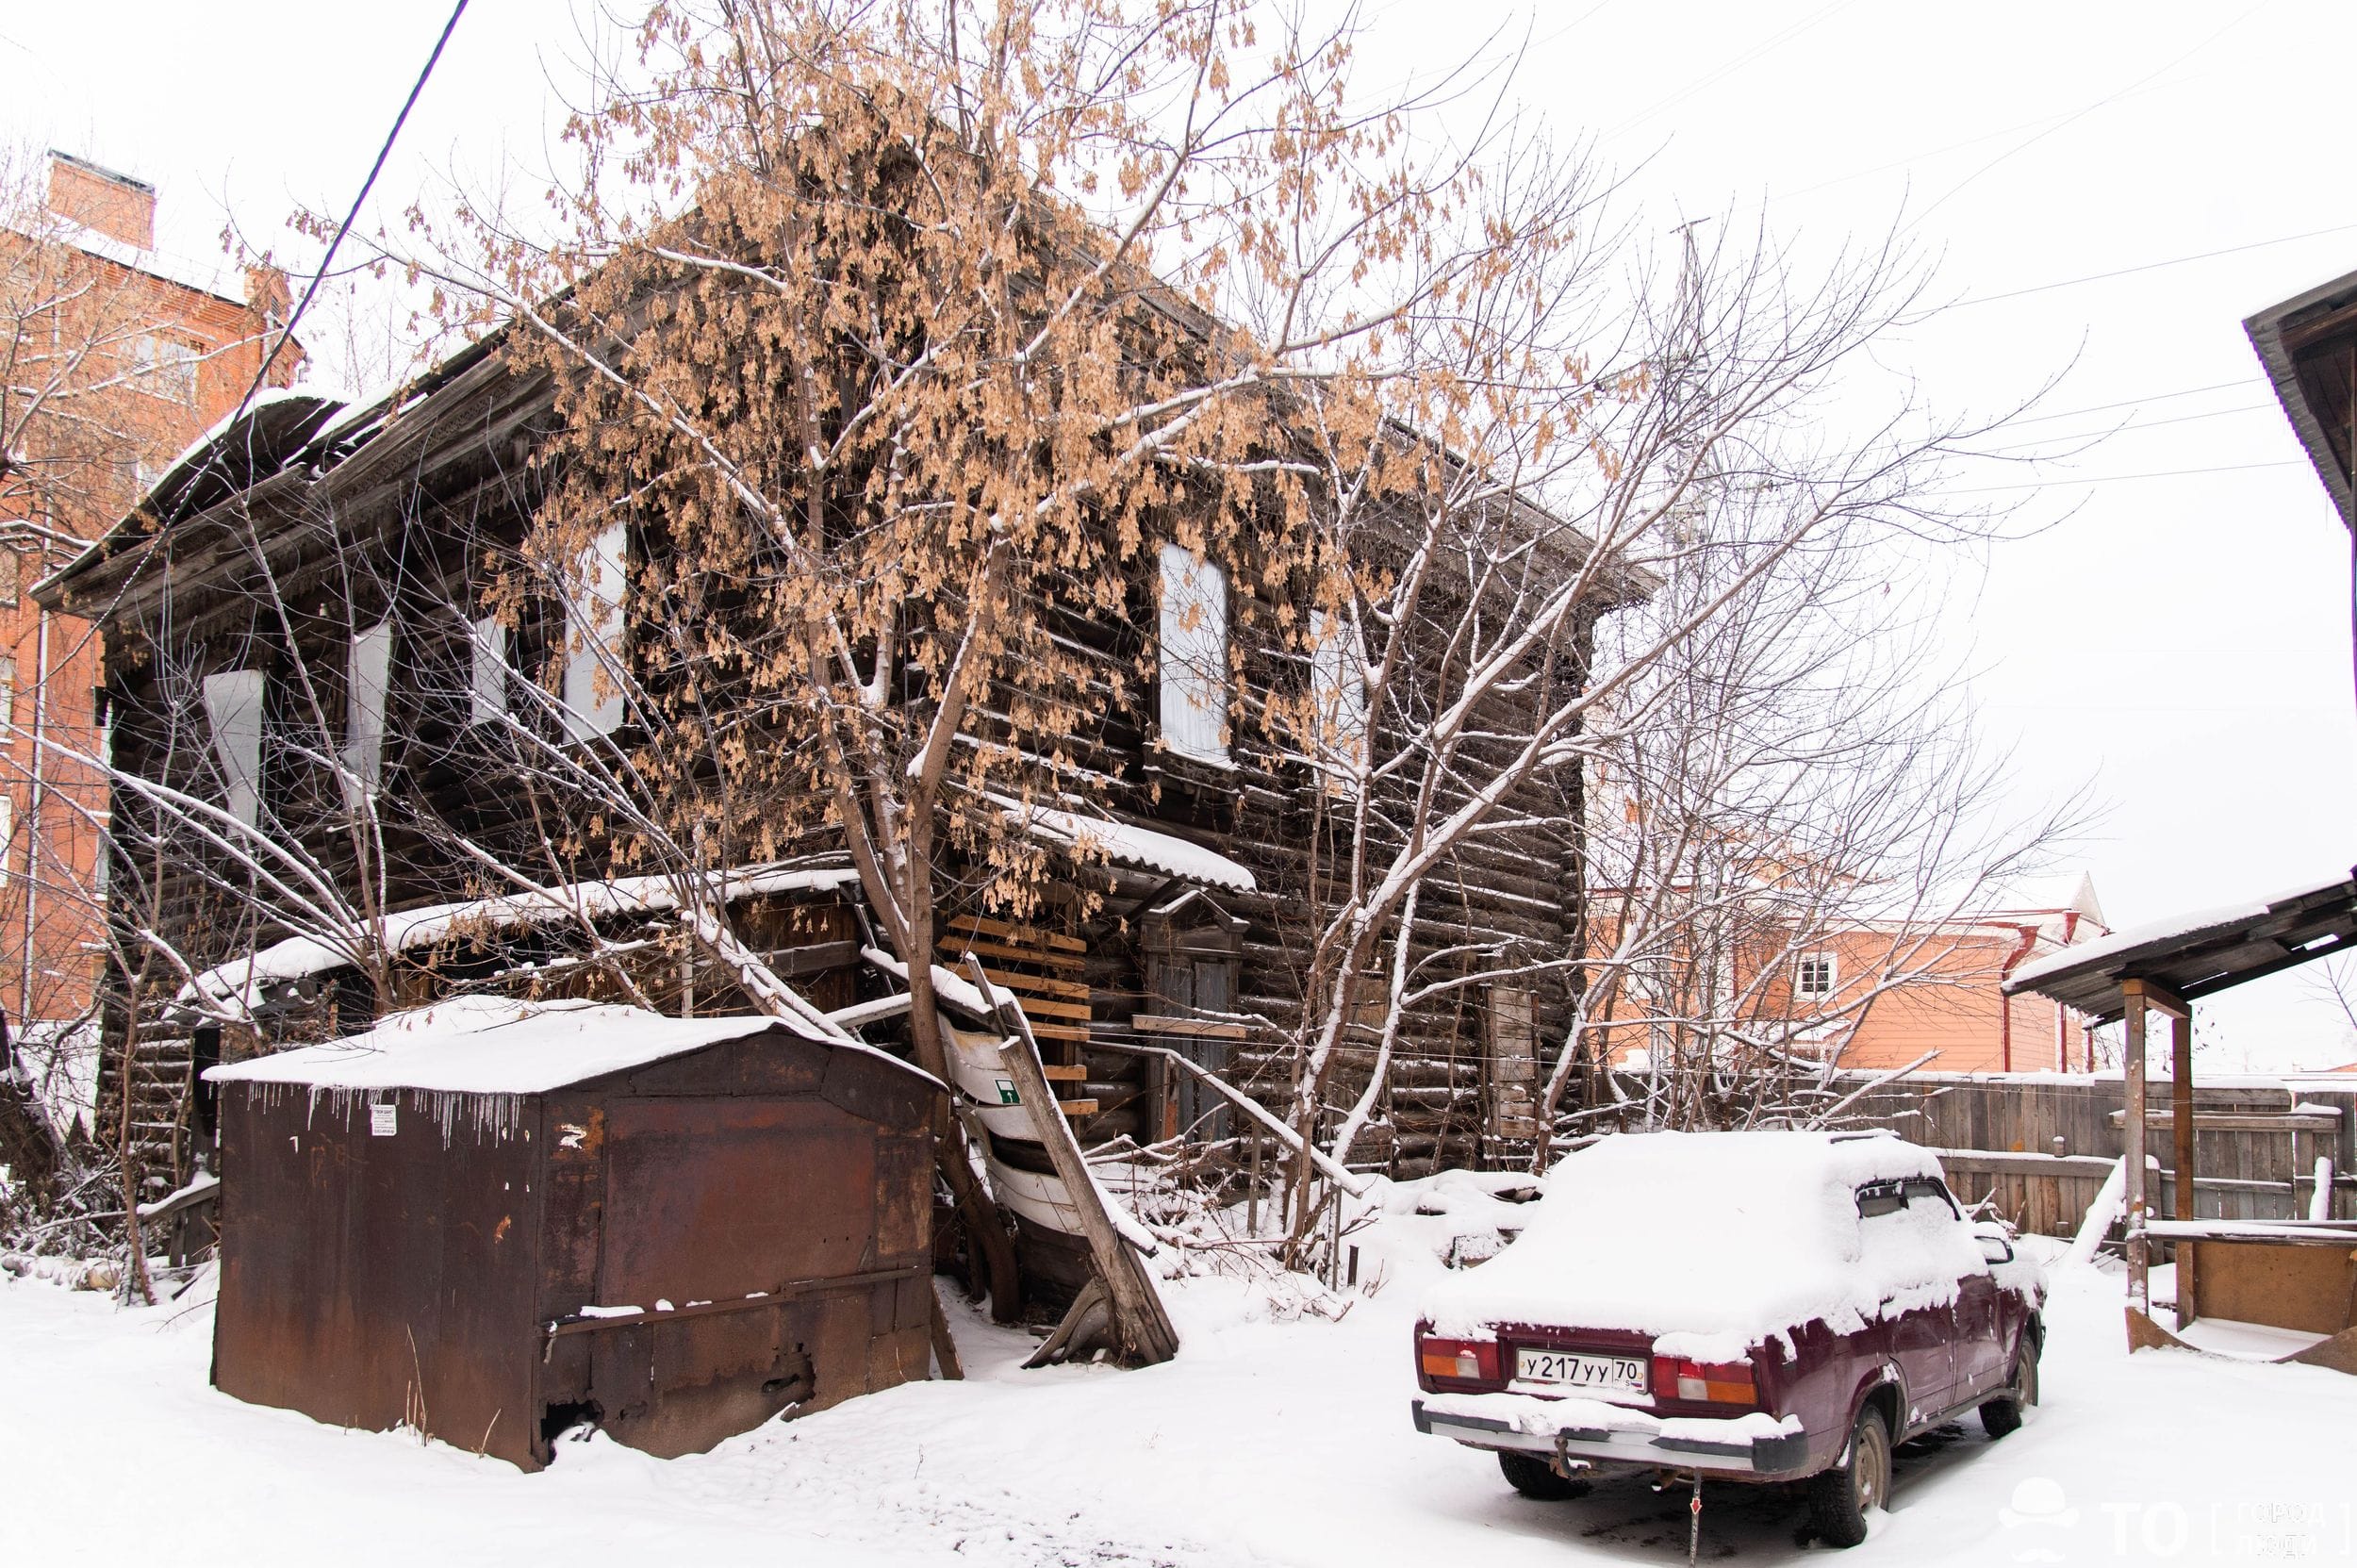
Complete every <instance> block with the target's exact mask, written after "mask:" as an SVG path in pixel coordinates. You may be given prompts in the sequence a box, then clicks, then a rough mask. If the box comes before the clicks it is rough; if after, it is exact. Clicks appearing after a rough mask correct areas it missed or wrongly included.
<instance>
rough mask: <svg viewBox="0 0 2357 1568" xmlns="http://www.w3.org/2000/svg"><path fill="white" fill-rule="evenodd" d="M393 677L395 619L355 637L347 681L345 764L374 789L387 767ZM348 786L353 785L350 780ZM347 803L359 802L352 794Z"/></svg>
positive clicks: (361, 782)
mask: <svg viewBox="0 0 2357 1568" xmlns="http://www.w3.org/2000/svg"><path fill="white" fill-rule="evenodd" d="M392 681H393V623H392V622H391V621H390V620H389V619H387V620H380V621H378V622H377V623H376V624H375V625H373V626H371V627H370V628H369V629H368V630H367V631H365V632H355V633H354V634H353V638H352V651H351V658H350V662H349V663H348V664H347V665H346V667H345V681H344V767H346V768H347V769H349V770H350V772H351V774H352V776H353V777H355V778H357V779H358V780H359V787H360V788H361V789H363V790H373V789H374V788H375V787H376V785H377V782H378V780H379V779H381V778H382V777H383V775H384V770H385V701H386V698H387V696H388V695H389V693H390V691H391V689H392ZM345 787H346V790H347V793H348V795H349V792H350V790H351V788H352V786H351V784H349V783H347V784H346V786H345ZM344 803H345V804H346V805H354V806H356V805H357V804H359V801H357V800H356V799H351V798H348V799H347V800H346V801H345V802H344Z"/></svg>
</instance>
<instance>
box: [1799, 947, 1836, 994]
mask: <svg viewBox="0 0 2357 1568" xmlns="http://www.w3.org/2000/svg"><path fill="white" fill-rule="evenodd" d="M1837 978H1838V977H1837V975H1836V971H1835V968H1834V961H1833V954H1831V953H1804V954H1802V955H1801V962H1800V967H1799V970H1798V972H1797V973H1795V974H1794V976H1793V978H1792V990H1793V993H1794V995H1796V996H1803V997H1830V996H1832V995H1833V992H1834V982H1835V981H1836V979H1837Z"/></svg>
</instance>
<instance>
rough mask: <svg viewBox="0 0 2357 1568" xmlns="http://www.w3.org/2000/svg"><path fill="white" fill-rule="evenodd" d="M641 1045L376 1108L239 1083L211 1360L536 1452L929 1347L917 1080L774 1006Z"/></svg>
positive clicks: (269, 1386) (852, 1390) (231, 1122)
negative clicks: (549, 1077) (582, 1425)
mask: <svg viewBox="0 0 2357 1568" xmlns="http://www.w3.org/2000/svg"><path fill="white" fill-rule="evenodd" d="M845 1058H849V1059H851V1060H852V1062H853V1065H852V1066H851V1067H849V1068H848V1069H845V1070H842V1071H837V1070H836V1066H835V1064H836V1063H837V1062H839V1061H842V1060H843V1059H845ZM662 1066H663V1067H664V1068H667V1069H670V1068H676V1069H677V1070H672V1071H657V1070H654V1069H647V1070H644V1071H641V1072H639V1073H635V1074H629V1075H615V1076H614V1077H612V1078H609V1079H607V1080H603V1081H596V1082H592V1083H587V1084H577V1085H574V1086H572V1087H570V1088H567V1089H562V1090H557V1091H552V1092H551V1093H550V1094H548V1095H546V1096H528V1097H520V1098H518V1099H516V1100H513V1101H507V1102H501V1103H500V1104H499V1105H498V1108H497V1109H496V1112H495V1114H477V1113H478V1111H480V1110H481V1107H482V1106H483V1105H484V1104H486V1103H488V1102H480V1101H466V1102H462V1108H461V1109H460V1110H458V1111H457V1112H456V1114H451V1106H450V1104H449V1102H448V1101H447V1100H443V1101H437V1102H432V1103H429V1102H428V1100H427V1099H426V1098H425V1097H420V1096H417V1095H414V1094H409V1093H404V1094H403V1095H401V1096H398V1097H379V1098H392V1099H394V1100H395V1109H394V1122H395V1127H396V1131H393V1132H391V1133H389V1134H387V1133H380V1132H379V1131H376V1130H375V1127H374V1125H373V1120H372V1117H371V1114H370V1108H369V1105H368V1103H367V1098H368V1097H365V1096H345V1097H341V1098H337V1097H333V1096H325V1097H314V1096H312V1095H310V1094H308V1093H306V1092H305V1091H304V1090H303V1089H301V1088H292V1089H263V1088H256V1087H255V1086H251V1085H243V1084H240V1085H236V1086H234V1087H233V1089H232V1090H231V1092H230V1093H228V1094H226V1095H224V1096H223V1222H224V1223H223V1231H224V1234H223V1251H222V1271H223V1283H222V1302H221V1310H220V1314H219V1317H218V1320H217V1327H216V1330H215V1381H216V1382H217V1383H218V1384H219V1385H220V1386H221V1387H222V1388H223V1390H224V1391H225V1392H227V1393H230V1394H233V1395H238V1396H239V1397H240V1398H246V1399H251V1400H255V1401H256V1402H258V1403H265V1404H273V1405H280V1406H285V1407H288V1408H290V1409H295V1410H300V1411H305V1413H307V1414H310V1415H313V1416H316V1417H317V1418H319V1419H320V1420H322V1421H328V1422H335V1423H338V1424H342V1425H350V1426H359V1427H368V1428H386V1427H391V1426H396V1425H401V1424H404V1423H410V1424H414V1425H417V1426H419V1427H420V1428H422V1429H424V1430H426V1431H428V1432H430V1433H432V1434H433V1435H435V1436H437V1437H440V1438H442V1439H444V1440H445V1441H448V1442H450V1443H452V1444H456V1445H458V1446H461V1447H465V1448H469V1449H475V1450H479V1451H482V1452H486V1453H489V1454H492V1455H495V1456H497V1457H499V1458H503V1459H507V1460H510V1461H514V1462H515V1463H517V1464H519V1465H521V1466H523V1467H525V1468H527V1469H536V1468H538V1467H539V1465H541V1464H542V1463H545V1462H546V1461H547V1459H548V1457H549V1446H548V1439H549V1437H550V1436H552V1434H553V1432H554V1430H555V1429H557V1428H561V1427H562V1426H563V1425H564V1424H566V1423H568V1422H570V1421H572V1420H575V1419H590V1420H595V1421H597V1422H599V1423H600V1424H602V1426H604V1427H605V1428H607V1429H608V1430H609V1431H611V1432H612V1433H613V1435H614V1436H615V1437H617V1438H618V1440H620V1441H622V1442H625V1443H629V1444H633V1445H635V1446H637V1447H640V1448H643V1449H645V1450H646V1451H648V1452H650V1453H654V1454H660V1455H671V1454H681V1453H688V1452H692V1451H696V1450H699V1449H701V1448H706V1447H709V1446H710V1445H711V1444H714V1443H716V1442H717V1441H719V1440H720V1439H721V1438H723V1437H726V1436H729V1435H730V1434H732V1433H733V1432H737V1431H742V1430H744V1429H746V1428H749V1427H751V1426H754V1425H757V1424H759V1423H760V1422H762V1421H766V1420H768V1419H771V1418H773V1417H775V1416H777V1415H779V1414H781V1413H793V1412H799V1411H808V1410H816V1409H820V1408H824V1407H825V1406H828V1405H832V1404H835V1403H839V1402H840V1401H841V1400H843V1399H847V1398H850V1397H852V1396H854V1395H859V1394H863V1393H866V1392H868V1391H870V1390H871V1389H876V1388H882V1387H887V1386H890V1385H891V1384H892V1383H896V1382H899V1381H903V1380H906V1379H907V1378H921V1377H924V1376H926V1374H927V1371H928V1368H929V1364H930V1345H929V1340H928V1332H927V1330H928V1328H929V1326H930V1322H931V1301H930V1293H931V1278H930V1274H931V1246H932V1236H931V1192H932V1156H931V1144H930V1142H929V1138H930V1133H929V1132H928V1131H927V1129H928V1127H929V1124H930V1117H931V1105H930V1103H929V1100H928V1096H929V1094H930V1092H931V1091H929V1090H928V1089H927V1088H926V1086H925V1084H924V1083H923V1081H921V1080H919V1079H916V1078H914V1077H912V1076H911V1075H909V1074H906V1073H904V1072H902V1071H900V1070H899V1069H898V1068H897V1067H895V1066H893V1065H890V1064H888V1063H884V1062H882V1061H877V1060H871V1059H867V1058H865V1056H864V1054H863V1053H858V1052H830V1051H828V1050H826V1049H825V1048H821V1047H816V1046H812V1045H810V1044H809V1043H807V1042H803V1041H799V1040H793V1039H789V1038H786V1037H783V1036H781V1035H775V1034H772V1035H763V1036H755V1037H750V1038H749V1039H747V1040H744V1041H738V1042H729V1043H727V1044H726V1045H725V1046H723V1047H719V1048H714V1049H711V1050H707V1051H701V1052H698V1053H696V1054H695V1055H694V1056H692V1057H688V1058H683V1059H679V1060H678V1061H676V1062H673V1063H667V1064H663V1065H662ZM896 1081H897V1084H898V1085H901V1086H896ZM640 1089H643V1090H645V1091H647V1092H646V1093H644V1094H640V1093H636V1092H635V1091H637V1090H640ZM715 1091H717V1092H715ZM463 1107H472V1109H468V1108H463ZM756 1293H760V1298H759V1299H751V1298H752V1297H754V1296H755V1294H756ZM658 1302H668V1303H669V1304H670V1306H671V1307H672V1308H674V1309H678V1311H676V1312H662V1313H657V1314H651V1315H650V1316H649V1317H648V1318H647V1319H644V1320H638V1321H618V1320H598V1319H587V1320H579V1319H578V1317H577V1314H579V1312H580V1310H581V1309H582V1308H584V1307H587V1306H592V1305H595V1306H602V1307H613V1306H642V1307H647V1308H653V1307H654V1306H655V1305H656V1304H657V1303H658ZM552 1324H554V1325H556V1326H557V1328H558V1329H559V1330H560V1331H557V1332H552V1331H551V1329H552Z"/></svg>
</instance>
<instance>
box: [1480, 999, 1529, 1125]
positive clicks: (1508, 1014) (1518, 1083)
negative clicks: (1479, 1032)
mask: <svg viewBox="0 0 2357 1568" xmlns="http://www.w3.org/2000/svg"><path fill="white" fill-rule="evenodd" d="M1489 1046H1490V1050H1489V1057H1490V1061H1489V1068H1490V1131H1491V1133H1492V1135H1493V1136H1496V1137H1500V1138H1535V1137H1537V1136H1538V1135H1539V1032H1538V1029H1537V1026H1536V1023H1535V1020H1534V1018H1533V1015H1532V1010H1531V996H1530V991H1529V988H1528V987H1526V986H1521V985H1505V984H1500V985H1492V986H1491V987H1490V1040H1489Z"/></svg>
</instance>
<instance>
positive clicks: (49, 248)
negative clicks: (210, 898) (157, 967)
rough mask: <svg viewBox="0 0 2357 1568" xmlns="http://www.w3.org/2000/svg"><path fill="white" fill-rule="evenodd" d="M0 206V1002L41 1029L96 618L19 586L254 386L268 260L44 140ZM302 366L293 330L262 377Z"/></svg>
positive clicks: (85, 744) (67, 1015)
mask: <svg viewBox="0 0 2357 1568" xmlns="http://www.w3.org/2000/svg"><path fill="white" fill-rule="evenodd" d="M18 173H19V174H20V175H25V174H30V175H31V178H30V180H28V181H26V182H25V183H26V189H21V190H15V191H11V192H8V209H7V210H5V211H0V289H5V290H6V298H5V300H4V301H0V312H5V322H6V325H5V327H4V328H0V330H6V331H7V332H8V334H9V335H10V336H11V338H13V339H14V343H15V355H14V367H15V370H16V372H17V373H16V374H15V375H14V376H12V379H13V380H15V381H16V382H17V387H16V388H13V389H12V390H11V392H10V394H9V397H8V401H7V403H6V404H0V437H5V440H6V443H7V462H6V464H5V466H0V1011H5V1013H6V1015H7V1016H8V1020H9V1021H10V1023H11V1024H12V1025H19V1026H21V1025H23V1024H25V1023H27V1022H29V1023H31V1024H32V1025H33V1026H34V1028H33V1031H32V1032H33V1033H35V1034H39V1033H40V1032H42V1028H43V1026H46V1027H47V1029H48V1030H50V1031H52V1032H54V1031H55V1030H56V1029H57V1028H58V1027H60V1026H62V1025H65V1024H68V1023H70V1022H71V1021H73V1020H74V1019H76V1018H78V1017H80V1016H81V1015H83V1014H84V1013H85V1011H86V1010H87V1009H88V1008H89V1006H90V1004H91V996H92V991H93V979H94V976H95V973H96V966H97V965H98V963H99V962H100V960H101V956H102V954H101V950H100V947H99V944H98V941H97V938H98V935H99V932H100V928H99V926H98V913H97V912H98V907H99V904H98V894H99V892H100V890H101V886H102V883H103V878H104V876H105V869H104V867H103V865H102V857H101V855H100V851H99V844H100V833H101V828H102V824H103V821H104V815H105V812H106V809H107V793H106V790H105V788H104V786H103V784H102V782H101V779H100V776H99V773H98V770H97V768H96V767H95V766H94V765H93V763H92V761H91V759H93V758H95V757H97V756H98V755H100V754H101V752H102V751H103V746H104V735H103V732H102V721H101V716H100V715H99V714H98V713H97V711H96V701H95V692H94V689H93V688H94V685H95V683H96V679H97V672H98V669H99V660H98V656H97V655H98V649H97V645H96V637H95V634H94V632H93V631H92V629H91V626H90V625H89V624H88V623H87V622H84V621H80V620H76V619H71V618H66V617H59V616H53V615H49V614H46V613H44V612H43V611H41V609H40V608H39V607H38V606H36V605H35V604H34V603H33V602H32V599H31V597H30V596H29V595H28V594H27V593H25V589H26V588H28V587H29V586H31V585H32V584H33V583H34V582H36V581H38V580H39V579H40V578H41V576H43V575H45V574H47V573H48V572H50V571H53V570H55V569H58V567H60V566H62V565H63V564H64V563H65V562H66V561H67V560H69V559H71V558H72V557H73V555H74V553H77V551H78V548H79V543H80V541H82V540H86V539H90V538H93V537H95V536H97V535H98V534H99V533H100V532H101V531H103V530H104V529H106V528H107V526H108V525H110V524H111V523H112V522H113V521H115V520H117V519H118V518H120V517H122V516H123V514H124V512H125V511H127V510H129V509H130V507H131V506H132V505H133V504H135V503H137V502H138V500H139V498H140V495H141V494H143V493H144V492H145V490H146V489H147V488H148V487H151V486H153V485H154V484H155V483H156V482H157V480H159V479H160V478H162V476H163V475H164V473H165V472H166V471H167V470H169V468H170V467H171V465H172V463H173V458H174V457H175V455H176V454H179V453H181V452H183V451H184V450H186V449H187V448H188V447H189V446H190V443H191V442H193V441H194V440H195V438H196V437H198V436H200V435H202V434H203V433H204V432H205V431H206V429H208V428H209V427H210V426H212V425H214V424H215V423H217V422H219V421H221V420H223V418H224V417H226V416H227V415H228V414H230V413H231V412H232V411H233V410H235V409H236V408H237V407H238V405H239V403H240V402H241V401H242V400H244V398H245V397H246V395H247V393H248V391H249V390H250V389H252V388H254V387H255V378H256V376H257V373H258V372H259V371H260V370H261V368H262V364H263V359H264V356H265V355H267V354H268V352H269V345H270V342H271V340H272V336H273V334H275V333H277V332H278V331H279V330H280V329H282V328H283V326H284V324H285V322H286V318H287V313H288V289H287V280H286V276H285V274H283V273H281V272H277V271H276V270H274V269H267V268H246V269H240V268H238V267H236V266H234V265H232V264H229V263H227V262H226V261H223V262H220V263H216V264H211V265H207V264H206V263H202V262H192V261H189V260H185V259H182V258H178V257H174V256H170V255H167V254H165V253H163V252H160V251H158V250H157V245H156V188H155V187H154V186H152V185H149V184H147V183H145V182H143V181H140V180H138V179H134V178H132V177H131V176H129V175H127V174H120V173H114V172H112V171H110V170H107V169H102V168H100V167H98V166H97V165H95V164H92V163H90V162H87V161H85V160H83V159H81V158H77V157H71V156H69V155H67V154H64V153H56V152H53V153H51V154H50V155H49V157H48V159H47V164H46V168H45V170H41V171H38V172H33V171H18ZM300 362H301V355H300V353H299V351H297V350H296V349H295V348H294V346H293V345H291V344H289V345H288V348H287V349H286V350H284V351H282V352H281V353H280V354H279V355H278V357H277V360H276V362H275V363H274V364H272V368H271V376H270V380H271V383H272V385H275V386H284V385H286V384H287V383H288V381H290V380H291V379H292V378H293V376H294V373H295V371H296V370H297V368H298V366H299V364H300Z"/></svg>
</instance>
